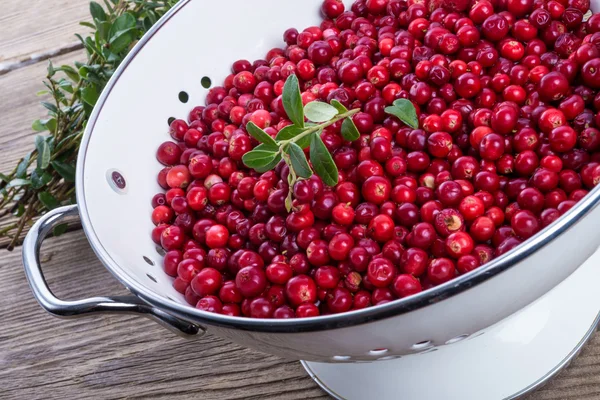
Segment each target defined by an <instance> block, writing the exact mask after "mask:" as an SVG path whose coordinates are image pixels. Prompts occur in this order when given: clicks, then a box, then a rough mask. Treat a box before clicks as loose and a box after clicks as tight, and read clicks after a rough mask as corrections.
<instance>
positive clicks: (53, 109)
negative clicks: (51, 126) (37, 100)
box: [42, 101, 58, 114]
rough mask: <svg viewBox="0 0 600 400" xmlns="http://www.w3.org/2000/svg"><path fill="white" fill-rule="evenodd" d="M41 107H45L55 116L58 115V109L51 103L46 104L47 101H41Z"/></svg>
mask: <svg viewBox="0 0 600 400" xmlns="http://www.w3.org/2000/svg"><path fill="white" fill-rule="evenodd" d="M42 105H43V106H44V107H46V108H47V109H48V110H49V111H51V112H53V113H55V114H57V113H58V108H56V106H55V105H54V104H52V103H48V102H47V101H42Z"/></svg>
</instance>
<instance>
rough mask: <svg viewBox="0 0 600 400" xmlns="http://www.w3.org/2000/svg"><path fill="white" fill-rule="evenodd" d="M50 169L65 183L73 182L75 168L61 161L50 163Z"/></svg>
mask: <svg viewBox="0 0 600 400" xmlns="http://www.w3.org/2000/svg"><path fill="white" fill-rule="evenodd" d="M50 164H51V165H52V167H53V168H54V170H55V171H56V172H58V174H59V175H60V176H62V177H63V179H64V180H65V181H66V182H73V181H75V167H74V166H72V165H71V164H67V163H64V162H61V161H56V160H55V161H52V162H50Z"/></svg>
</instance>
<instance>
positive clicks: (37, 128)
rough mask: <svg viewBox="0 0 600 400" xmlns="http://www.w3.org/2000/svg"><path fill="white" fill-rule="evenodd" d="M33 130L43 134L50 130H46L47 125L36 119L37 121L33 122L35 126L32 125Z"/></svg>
mask: <svg viewBox="0 0 600 400" xmlns="http://www.w3.org/2000/svg"><path fill="white" fill-rule="evenodd" d="M31 129H33V130H34V131H36V132H42V131H45V130H46V129H48V128H46V125H45V124H44V123H42V121H40V120H39V119H36V120H35V121H33V124H31Z"/></svg>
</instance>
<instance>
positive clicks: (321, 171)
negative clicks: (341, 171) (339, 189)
mask: <svg viewBox="0 0 600 400" xmlns="http://www.w3.org/2000/svg"><path fill="white" fill-rule="evenodd" d="M310 162H311V163H312V165H313V168H314V169H315V172H316V173H317V175H319V176H320V177H321V179H322V180H323V182H324V183H325V184H326V185H329V186H335V185H337V183H338V179H339V175H338V169H337V167H336V165H335V163H334V162H333V158H331V154H330V153H329V150H327V147H326V146H325V143H323V140H321V136H319V135H313V136H312V139H311V141H310Z"/></svg>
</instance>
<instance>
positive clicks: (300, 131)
mask: <svg viewBox="0 0 600 400" xmlns="http://www.w3.org/2000/svg"><path fill="white" fill-rule="evenodd" d="M282 102H283V107H284V109H285V112H286V114H287V116H288V118H289V119H290V121H292V124H291V125H288V126H286V127H284V128H283V129H281V130H280V131H279V132H278V133H277V136H276V137H275V138H273V137H271V136H270V135H269V134H268V133H267V132H265V131H264V130H262V129H261V128H259V127H258V126H257V125H256V124H255V123H254V122H252V121H250V122H248V124H246V130H247V131H248V133H249V134H250V135H251V136H252V137H253V138H255V139H256V140H257V141H258V142H259V143H261V144H260V145H258V146H257V147H255V148H254V149H252V150H251V151H249V152H247V153H245V154H244V155H243V157H242V160H243V162H244V164H245V165H246V166H247V167H250V168H253V169H254V170H255V171H257V172H266V171H269V170H271V169H273V168H275V167H276V166H277V164H279V163H280V162H281V160H282V159H283V160H284V162H285V163H286V164H287V166H288V167H289V174H288V185H289V193H288V196H287V197H286V200H285V207H286V209H287V210H288V211H290V210H291V209H292V197H293V191H294V187H295V185H296V182H297V181H298V179H300V178H305V179H306V178H310V177H311V176H312V174H313V169H314V171H315V172H316V173H317V175H319V177H321V179H322V180H323V182H324V183H325V184H326V185H329V186H335V185H337V183H338V181H339V172H338V169H337V166H336V165H335V162H334V161H333V158H332V157H331V154H330V153H329V150H327V147H326V146H325V144H324V143H323V140H322V139H321V133H322V132H323V129H325V128H327V127H328V126H330V125H333V124H335V123H338V122H340V121H341V135H342V137H343V138H344V139H345V140H347V141H349V142H352V141H355V140H357V139H358V138H359V137H360V133H359V132H358V129H357V128H356V125H355V124H354V122H353V121H352V116H353V115H355V114H357V113H358V112H360V109H358V108H357V109H354V110H350V111H349V110H348V109H347V108H346V107H345V106H344V105H343V104H342V103H340V102H339V101H338V100H336V99H332V100H331V104H328V103H325V102H320V101H311V102H309V103H307V104H306V105H304V106H303V105H302V96H301V93H300V86H299V84H298V78H297V77H296V75H290V76H289V77H288V78H287V80H286V82H285V85H284V86H283V93H282ZM385 112H387V113H388V114H391V115H394V116H396V117H398V118H399V119H400V120H401V121H402V122H404V123H405V124H407V125H408V126H410V127H412V128H415V129H416V128H418V126H419V121H418V120H417V113H416V110H415V108H414V106H413V104H412V103H411V102H410V101H409V100H406V99H398V100H396V101H395V102H394V104H393V105H392V106H389V107H386V108H385ZM305 118H306V119H308V120H309V121H310V122H305ZM308 147H310V152H309V154H310V164H311V165H312V168H311V165H309V163H308V160H307V159H306V155H305V154H304V150H303V149H305V148H308Z"/></svg>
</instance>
